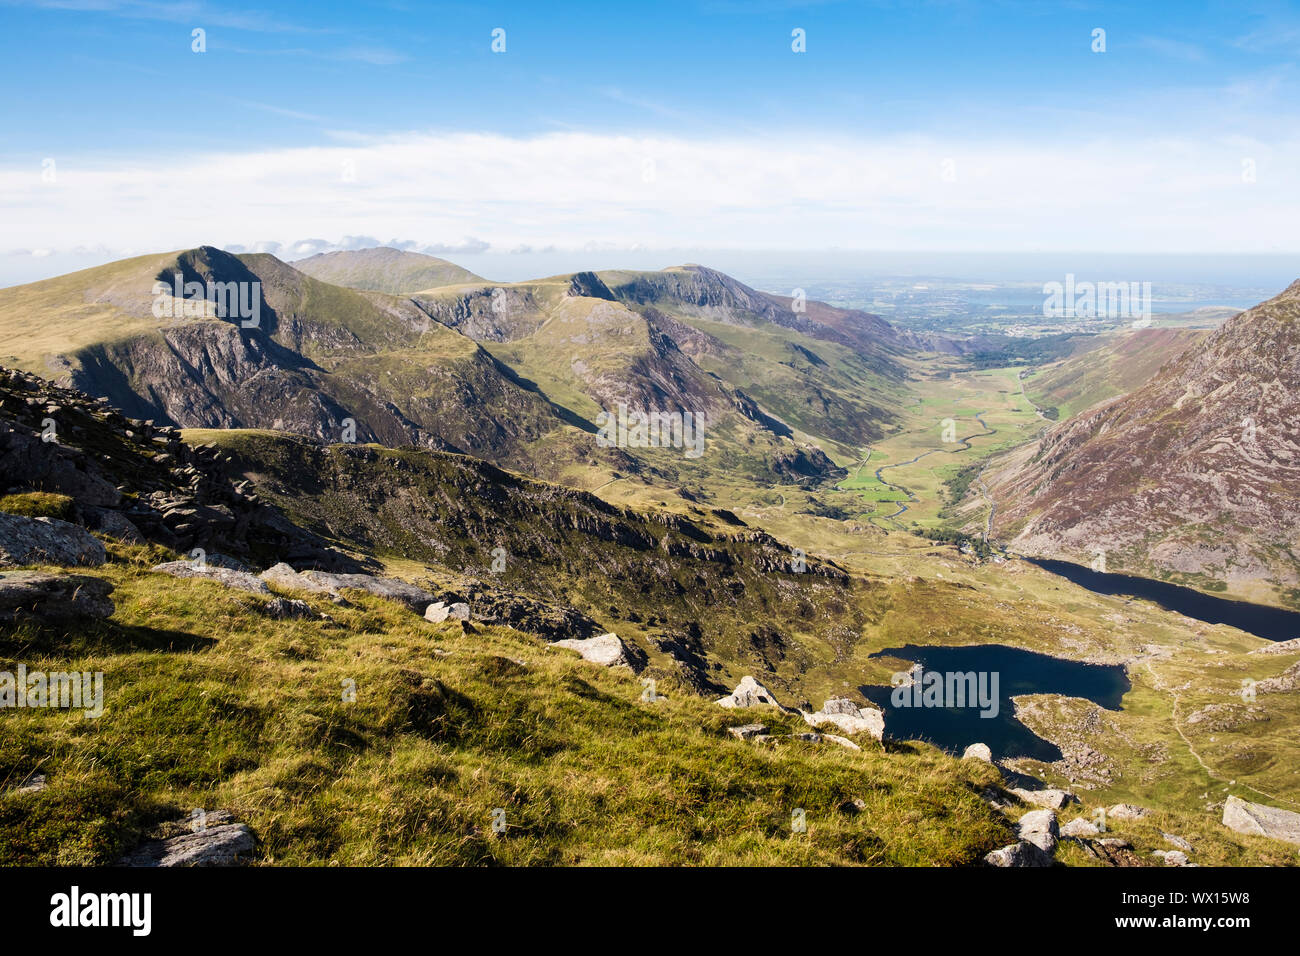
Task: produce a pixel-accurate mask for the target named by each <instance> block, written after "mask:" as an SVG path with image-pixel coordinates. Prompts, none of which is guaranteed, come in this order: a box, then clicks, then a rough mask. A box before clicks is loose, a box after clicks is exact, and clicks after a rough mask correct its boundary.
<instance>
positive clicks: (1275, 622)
mask: <svg viewBox="0 0 1300 956" xmlns="http://www.w3.org/2000/svg"><path fill="white" fill-rule="evenodd" d="M1026 560H1028V561H1029V562H1031V563H1032V564H1036V565H1038V566H1039V567H1040V568H1042V569H1043V570H1045V571H1051V572H1052V573H1053V574H1059V575H1060V576H1061V577H1063V578H1065V579H1067V580H1069V581H1072V582H1073V583H1075V584H1077V585H1079V587H1081V588H1087V589H1088V590H1089V591H1092V592H1093V593H1095V594H1107V595H1116V594H1117V595H1122V596H1126V597H1136V598H1144V599H1146V600H1148V601H1154V602H1155V603H1156V604H1159V605H1160V606H1161V607H1162V608H1164V609H1165V610H1167V611H1176V612H1177V613H1179V614H1185V615H1186V616H1187V617H1193V618H1196V620H1198V621H1204V622H1205V623H1206V624H1228V625H1230V626H1232V627H1236V628H1240V629H1241V630H1243V631H1246V632H1247V633H1250V634H1254V635H1255V636H1256V637H1262V638H1264V639H1265V640H1268V641H1286V640H1290V639H1291V638H1293V637H1300V611H1288V610H1285V609H1283V608H1277V607H1268V606H1267V605H1263V604H1251V603H1249V602H1247V601H1229V600H1226V599H1225V598H1218V597H1212V596H1211V595H1209V594H1202V593H1201V592H1200V591H1195V590H1193V589H1192V588H1185V587H1181V586H1180V585H1177V584H1169V583H1167V582H1165V581H1153V580H1151V579H1150V578H1139V577H1134V576H1132V575H1129V574H1110V573H1106V572H1102V571H1094V570H1092V568H1085V567H1084V566H1083V565H1080V564H1072V563H1070V562H1069V561H1054V560H1051V559H1048V558H1027V559H1026Z"/></svg>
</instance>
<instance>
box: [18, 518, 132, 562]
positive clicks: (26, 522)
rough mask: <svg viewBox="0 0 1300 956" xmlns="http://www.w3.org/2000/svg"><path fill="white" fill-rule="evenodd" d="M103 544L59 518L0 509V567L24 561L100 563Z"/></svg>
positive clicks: (104, 559)
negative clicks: (26, 514) (29, 516)
mask: <svg viewBox="0 0 1300 956" xmlns="http://www.w3.org/2000/svg"><path fill="white" fill-rule="evenodd" d="M107 558H108V552H107V551H105V550H104V546H103V545H102V544H101V543H100V542H99V540H98V539H96V538H95V536H94V535H92V534H91V533H90V532H89V531H87V530H86V529H85V528H82V527H80V526H78V525H75V524H71V523H69V522H67V521H60V520H59V519H58V518H25V517H23V516H22V515H11V514H5V513H4V512H0V567H10V568H12V567H20V566H22V565H24V564H58V565H87V566H95V565H100V564H103V563H104V561H106V560H107Z"/></svg>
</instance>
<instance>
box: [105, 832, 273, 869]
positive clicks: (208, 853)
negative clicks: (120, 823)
mask: <svg viewBox="0 0 1300 956" xmlns="http://www.w3.org/2000/svg"><path fill="white" fill-rule="evenodd" d="M252 852H253V831H252V830H250V829H248V827H247V826H245V825H244V824H242V823H226V824H221V825H219V826H210V827H207V828H206V829H203V830H200V831H198V832H197V833H184V834H181V835H180V836H175V837H171V838H170V839H167V840H151V841H149V842H148V843H145V844H143V845H142V846H140V847H139V848H138V849H136V850H133V851H132V852H131V853H128V854H127V855H126V856H124V857H122V859H121V860H119V861H118V863H117V865H118V866H235V865H237V864H239V863H240V862H242V861H241V859H240V858H241V857H247V856H249V855H250V854H251V853H252Z"/></svg>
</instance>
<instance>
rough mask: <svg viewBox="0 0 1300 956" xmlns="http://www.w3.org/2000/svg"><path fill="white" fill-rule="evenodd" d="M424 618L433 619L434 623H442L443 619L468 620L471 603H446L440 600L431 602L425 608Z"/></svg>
mask: <svg viewBox="0 0 1300 956" xmlns="http://www.w3.org/2000/svg"><path fill="white" fill-rule="evenodd" d="M424 619H425V620H426V621H432V622H433V623H434V624H441V623H442V622H443V621H447V620H453V621H468V620H469V605H468V604H465V603H463V602H461V603H456V604H446V603H444V602H442V601H438V602H437V603H435V604H430V605H429V606H428V607H427V608H425V609H424Z"/></svg>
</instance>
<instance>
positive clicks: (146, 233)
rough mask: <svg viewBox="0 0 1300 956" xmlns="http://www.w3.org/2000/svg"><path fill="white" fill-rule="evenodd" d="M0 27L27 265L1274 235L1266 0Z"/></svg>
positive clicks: (1292, 73) (104, 1)
mask: <svg viewBox="0 0 1300 956" xmlns="http://www.w3.org/2000/svg"><path fill="white" fill-rule="evenodd" d="M0 22H3V30H2V31H0V79H2V80H3V82H4V89H5V90H6V91H7V92H6V94H5V99H4V105H3V107H2V112H0V120H2V125H0V128H3V130H4V134H3V138H2V139H0V214H3V216H4V222H3V225H2V226H0V229H2V230H3V235H2V236H0V243H3V246H2V247H0V258H5V257H6V253H8V256H7V257H8V258H11V259H12V258H14V257H15V255H16V256H18V257H19V258H21V256H22V255H25V254H30V253H32V252H36V253H37V256H36V258H43V259H46V260H50V261H48V262H46V263H44V264H41V265H39V266H34V265H33V264H31V263H27V264H26V265H25V266H24V268H26V269H27V271H28V272H30V271H32V269H33V268H35V269H36V271H42V270H45V271H48V270H49V269H52V268H54V267H55V266H56V265H57V264H59V263H63V262H66V261H70V260H68V259H67V257H68V256H69V255H72V254H74V252H75V251H76V250H81V254H82V255H83V256H84V255H90V256H91V257H94V256H95V255H99V256H101V257H111V256H112V255H117V254H120V253H122V252H124V251H134V252H144V251H150V250H152V249H157V248H168V247H171V246H176V245H186V244H193V243H196V242H200V241H208V242H213V243H216V244H224V245H237V246H242V247H245V248H253V247H256V246H257V245H258V244H262V247H264V248H275V249H276V250H277V251H288V249H289V247H290V246H292V245H293V244H295V243H301V242H304V241H314V242H317V243H326V244H343V245H346V244H347V243H348V242H349V241H352V242H355V241H357V239H358V238H363V239H370V238H374V239H378V240H381V241H388V240H390V239H398V240H401V241H404V242H409V243H412V244H413V247H420V248H429V249H443V250H456V249H465V250H468V249H471V248H473V249H475V250H476V251H477V250H480V249H483V248H485V247H486V248H487V249H490V250H492V251H494V252H498V251H499V252H503V253H504V252H508V251H510V250H522V249H539V248H550V247H557V248H604V249H609V248H656V247H666V246H673V247H699V248H710V247H718V248H722V247H727V248H731V247H740V248H743V247H747V246H752V247H755V248H768V249H774V248H785V247H791V248H802V249H809V248H817V247H819V245H822V246H826V247H832V246H833V247H840V248H864V249H872V248H893V249H926V248H931V249H1004V248H1005V249H1009V250H1014V249H1027V250H1041V249H1050V250H1060V249H1074V248H1084V249H1111V248H1114V249H1120V250H1122V249H1126V248H1128V249H1131V250H1133V251H1149V252H1179V251H1195V252H1216V251H1224V252H1240V253H1249V252H1252V251H1269V252H1291V251H1295V250H1297V249H1298V248H1300V242H1297V241H1295V239H1294V238H1293V235H1294V230H1293V229H1290V228H1288V225H1289V224H1294V222H1296V221H1297V215H1296V214H1297V212H1300V205H1298V201H1297V200H1298V197H1300V188H1298V186H1297V178H1298V177H1300V162H1297V159H1298V158H1300V152H1298V151H1297V140H1298V139H1300V126H1297V122H1296V121H1297V119H1298V118H1300V108H1297V105H1296V104H1298V103H1300V88H1298V86H1300V83H1298V79H1300V78H1298V77H1297V75H1296V69H1297V67H1296V63H1297V62H1298V60H1300V58H1298V57H1297V54H1300V10H1297V8H1296V7H1295V5H1292V4H1284V3H1250V2H1244V3H1243V2H1239V3H1196V2H1179V3H1172V2H1171V3H1157V2H1153V3H1134V4H1116V3H1061V4H1050V3H1029V2H1024V3H1021V2H987V3H975V2H970V3H966V2H935V3H901V2H900V3H889V2H879V3H871V2H865V3H863V2H859V3H847V2H846V3H817V2H804V3H797V2H791V3H783V2H757V3H739V2H720V0H714V2H703V3H654V4H650V3H645V4H630V3H618V4H613V3H558V4H537V3H529V4H513V3H497V4H486V5H478V4H419V3H380V4H342V3H340V4H330V3H281V4H274V5H271V6H268V7H265V8H258V7H254V6H251V5H250V6H242V5H230V4H209V3H166V2H149V3H145V2H132V0H54V2H21V0H19V2H6V0H0ZM498 27H500V28H503V29H504V30H505V31H506V51H505V53H493V52H492V50H491V42H492V38H491V32H492V30H493V29H495V28H498ZM194 28H202V29H204V30H205V31H206V45H207V50H206V52H205V53H202V54H198V53H194V52H192V50H191V31H192V30H193V29H194ZM795 28H801V29H803V30H805V31H806V35H807V52H805V53H799V54H796V53H794V52H792V50H791V31H792V30H793V29H795ZM1098 28H1100V29H1103V30H1105V43H1106V50H1105V52H1104V53H1097V52H1094V51H1093V49H1092V46H1093V42H1094V41H1093V31H1094V30H1095V29H1098ZM47 160H53V163H54V168H55V169H56V170H57V176H56V177H55V178H54V179H53V180H52V181H51V180H49V179H46V180H42V179H41V171H42V168H43V166H42V164H43V163H45V162H46V161H47ZM859 163H860V168H859V167H858V164H859ZM349 164H350V165H349ZM1247 167H1249V169H1250V173H1249V175H1248V174H1247V173H1246V172H1245V170H1246V169H1247ZM337 169H346V170H350V171H349V172H343V173H340V174H338V175H335V174H334V171H335V170H337ZM624 172H625V173H626V181H624V180H623V179H622V177H623V174H624ZM338 181H341V182H338ZM344 187H346V188H344ZM588 187H590V188H588ZM108 196H111V198H105V197H108ZM345 237H352V239H351V240H349V239H347V238H345ZM88 250H96V251H92V252H88ZM5 270H6V266H4V265H3V264H0V281H3V279H4V275H5ZM9 271H11V272H12V269H10V270H9Z"/></svg>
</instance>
